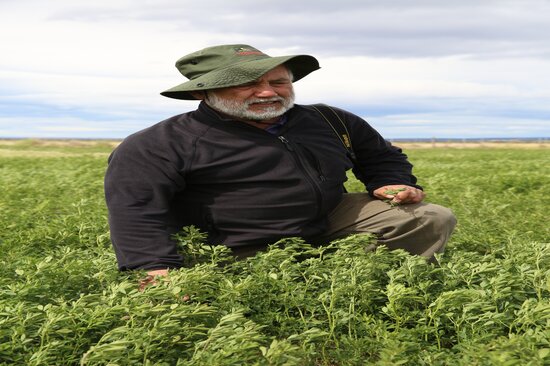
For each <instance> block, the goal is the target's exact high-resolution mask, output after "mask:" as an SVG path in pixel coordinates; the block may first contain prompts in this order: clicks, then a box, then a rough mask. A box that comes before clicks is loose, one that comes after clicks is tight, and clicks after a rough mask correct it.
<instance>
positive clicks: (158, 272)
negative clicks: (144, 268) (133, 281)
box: [139, 269, 168, 291]
mask: <svg viewBox="0 0 550 366" xmlns="http://www.w3.org/2000/svg"><path fill="white" fill-rule="evenodd" d="M165 276H168V269H154V270H152V271H148V272H147V276H146V277H145V278H143V279H141V280H140V281H139V290H140V291H143V290H144V289H145V287H147V286H150V285H155V284H156V283H157V281H156V280H155V278H156V277H165Z"/></svg>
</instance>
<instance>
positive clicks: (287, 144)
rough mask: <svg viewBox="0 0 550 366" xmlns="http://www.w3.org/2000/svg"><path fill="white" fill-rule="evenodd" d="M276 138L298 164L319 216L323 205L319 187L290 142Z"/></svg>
mask: <svg viewBox="0 0 550 366" xmlns="http://www.w3.org/2000/svg"><path fill="white" fill-rule="evenodd" d="M277 138H278V139H279V140H280V141H281V142H282V143H283V144H284V145H285V147H286V149H287V150H288V151H290V153H291V154H292V156H293V157H294V160H295V161H296V163H297V164H298V167H299V169H300V170H301V171H302V173H304V175H305V177H306V179H307V180H308V182H309V184H310V185H311V186H312V187H313V190H314V191H315V196H316V198H317V215H319V213H320V212H321V206H322V205H323V199H322V193H321V189H320V188H319V185H318V184H317V183H316V182H315V179H314V178H313V177H312V176H311V174H310V173H309V172H308V170H307V168H306V167H305V165H304V163H303V161H302V159H301V157H300V155H299V154H298V153H297V152H296V150H294V148H293V147H292V145H291V144H290V141H288V139H287V138H286V137H284V136H282V135H280V136H278V137H277ZM321 177H323V179H322V180H324V176H323V175H321Z"/></svg>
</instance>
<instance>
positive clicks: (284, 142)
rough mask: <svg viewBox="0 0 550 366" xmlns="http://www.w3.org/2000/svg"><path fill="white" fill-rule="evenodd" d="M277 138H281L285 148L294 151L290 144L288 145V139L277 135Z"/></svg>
mask: <svg viewBox="0 0 550 366" xmlns="http://www.w3.org/2000/svg"><path fill="white" fill-rule="evenodd" d="M279 140H281V142H282V143H283V144H285V147H286V149H287V150H288V151H294V149H293V148H292V146H290V141H288V140H287V139H286V137H284V136H279Z"/></svg>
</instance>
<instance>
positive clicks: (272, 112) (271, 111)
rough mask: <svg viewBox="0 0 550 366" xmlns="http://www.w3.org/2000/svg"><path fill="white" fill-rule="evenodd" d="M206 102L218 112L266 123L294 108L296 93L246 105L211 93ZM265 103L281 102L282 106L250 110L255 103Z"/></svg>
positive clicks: (261, 99) (246, 103)
mask: <svg viewBox="0 0 550 366" xmlns="http://www.w3.org/2000/svg"><path fill="white" fill-rule="evenodd" d="M205 102H206V104H208V105H209V106H210V107H212V108H214V109H215V110H217V111H218V112H222V113H224V114H227V115H228V116H231V117H234V118H237V119H243V120H247V121H265V120H268V119H272V118H277V117H280V116H282V115H283V114H285V112H286V111H288V110H289V109H290V108H292V107H293V106H294V91H291V93H290V96H289V97H288V98H283V97H273V98H255V99H249V100H247V101H245V102H244V103H240V102H235V101H233V100H229V99H222V98H219V97H218V96H217V95H216V93H215V92H212V91H210V92H208V94H207V98H206V99H205ZM265 102H280V104H275V105H273V106H272V107H268V108H264V109H263V110H262V111H252V110H249V109H248V108H249V106H250V105H252V104H254V103H265Z"/></svg>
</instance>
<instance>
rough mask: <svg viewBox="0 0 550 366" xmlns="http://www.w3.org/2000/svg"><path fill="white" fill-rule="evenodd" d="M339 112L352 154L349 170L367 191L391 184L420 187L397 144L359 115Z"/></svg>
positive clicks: (405, 156) (370, 191)
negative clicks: (388, 139) (348, 135)
mask: <svg viewBox="0 0 550 366" xmlns="http://www.w3.org/2000/svg"><path fill="white" fill-rule="evenodd" d="M342 112H343V111H342ZM343 113H344V117H345V119H344V121H345V122H346V125H347V126H348V129H349V132H350V138H351V141H352V144H353V150H354V153H355V156H356V161H355V163H354V168H353V173H354V174H355V176H356V177H357V179H359V180H360V181H361V182H362V183H363V184H364V185H365V187H366V189H367V191H368V192H369V193H370V194H371V195H372V192H373V191H375V190H376V189H378V188H380V187H383V186H386V185H392V184H405V185H409V186H413V187H416V188H419V189H422V187H421V186H419V185H417V184H416V181H417V179H416V177H415V176H414V175H413V174H412V168H413V165H412V164H411V163H410V162H409V161H408V158H407V155H405V154H404V153H403V152H402V150H401V149H400V148H398V147H396V146H393V145H392V144H391V143H390V142H389V141H386V140H385V139H384V138H383V137H382V136H381V135H380V134H379V133H378V132H377V131H376V130H375V129H374V128H373V127H371V126H370V125H369V124H368V123H367V122H366V121H365V120H363V119H362V118H360V117H358V116H356V115H354V114H351V113H348V112H343Z"/></svg>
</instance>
